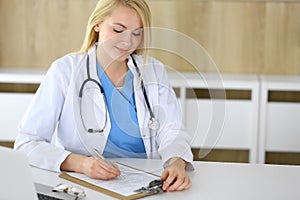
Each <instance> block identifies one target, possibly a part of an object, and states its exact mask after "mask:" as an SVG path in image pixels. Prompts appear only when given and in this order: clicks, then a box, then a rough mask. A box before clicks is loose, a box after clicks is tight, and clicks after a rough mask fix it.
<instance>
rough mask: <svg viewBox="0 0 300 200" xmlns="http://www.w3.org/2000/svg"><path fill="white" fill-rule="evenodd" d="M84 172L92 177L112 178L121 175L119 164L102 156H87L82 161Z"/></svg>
mask: <svg viewBox="0 0 300 200" xmlns="http://www.w3.org/2000/svg"><path fill="white" fill-rule="evenodd" d="M82 170H83V171H82V172H83V173H84V174H85V175H87V176H88V177H90V178H92V179H101V180H110V179H114V178H116V177H117V176H120V174H121V173H120V170H119V167H118V166H117V164H115V163H110V162H107V161H105V160H102V159H101V158H95V157H86V158H85V159H84V161H83V163H82Z"/></svg>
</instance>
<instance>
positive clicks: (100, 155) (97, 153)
mask: <svg viewBox="0 0 300 200" xmlns="http://www.w3.org/2000/svg"><path fill="white" fill-rule="evenodd" d="M93 150H94V152H95V153H96V155H97V156H98V157H99V158H101V159H102V160H103V161H104V162H106V163H107V164H109V165H111V166H112V167H113V168H116V166H115V165H113V163H112V162H111V161H109V160H106V159H105V158H104V156H103V155H102V154H101V153H100V152H99V151H98V149H96V148H93Z"/></svg>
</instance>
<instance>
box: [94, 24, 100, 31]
mask: <svg viewBox="0 0 300 200" xmlns="http://www.w3.org/2000/svg"><path fill="white" fill-rule="evenodd" d="M100 27H101V25H100V24H97V25H96V26H94V31H95V32H97V33H98V32H99V31H100Z"/></svg>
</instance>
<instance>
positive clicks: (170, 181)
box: [163, 173, 176, 190]
mask: <svg viewBox="0 0 300 200" xmlns="http://www.w3.org/2000/svg"><path fill="white" fill-rule="evenodd" d="M175 180H176V176H174V175H171V174H170V173H168V177H167V178H166V179H165V181H164V184H163V190H167V189H168V188H169V187H170V185H172V184H173V183H174V182H175Z"/></svg>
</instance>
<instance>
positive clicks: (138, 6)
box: [78, 0, 151, 57]
mask: <svg viewBox="0 0 300 200" xmlns="http://www.w3.org/2000/svg"><path fill="white" fill-rule="evenodd" d="M120 4H122V5H125V6H129V7H131V8H133V9H135V10H136V11H137V13H138V14H139V15H140V17H141V20H142V23H143V28H144V32H143V41H142V42H141V44H140V46H139V47H138V48H137V49H136V51H135V53H137V54H143V55H144V56H145V57H147V56H146V54H147V53H146V52H147V51H146V49H147V47H149V44H150V27H151V13H150V9H149V7H148V5H147V3H146V2H145V1H144V0H99V1H98V3H97V5H96V8H95V9H94V11H93V12H92V14H91V16H90V19H89V21H88V24H87V27H86V33H85V37H84V41H83V44H82V46H81V49H80V50H79V52H78V53H84V52H87V51H88V50H89V49H90V48H91V47H92V46H93V45H94V44H95V42H97V41H98V33H96V32H95V30H94V27H95V26H96V25H97V24H99V23H101V22H103V21H104V20H105V18H106V17H107V16H109V15H110V14H111V12H112V11H113V9H115V8H116V7H117V6H118V5H120Z"/></svg>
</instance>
